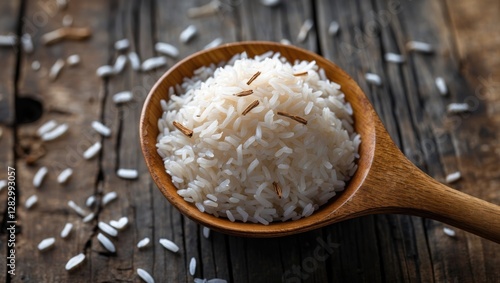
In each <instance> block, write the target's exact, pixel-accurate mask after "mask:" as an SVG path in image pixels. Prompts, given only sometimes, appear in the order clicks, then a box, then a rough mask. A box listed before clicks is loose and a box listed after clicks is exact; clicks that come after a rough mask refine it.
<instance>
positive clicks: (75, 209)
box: [68, 200, 87, 217]
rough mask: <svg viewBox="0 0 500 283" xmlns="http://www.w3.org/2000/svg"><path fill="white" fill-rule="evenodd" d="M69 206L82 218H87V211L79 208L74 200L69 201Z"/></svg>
mask: <svg viewBox="0 0 500 283" xmlns="http://www.w3.org/2000/svg"><path fill="white" fill-rule="evenodd" d="M68 206H69V207H71V209H73V210H74V211H75V212H76V213H77V214H78V215H80V216H81V217H85V216H86V215H87V213H85V210H83V208H81V207H80V206H78V205H77V204H76V203H75V202H74V201H72V200H70V201H68Z"/></svg>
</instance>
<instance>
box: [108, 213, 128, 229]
mask: <svg viewBox="0 0 500 283" xmlns="http://www.w3.org/2000/svg"><path fill="white" fill-rule="evenodd" d="M127 224H128V217H125V216H124V217H122V218H120V219H118V221H116V220H111V221H109V225H111V226H113V227H114V228H116V229H118V230H122V229H123V228H125V227H126V226H127Z"/></svg>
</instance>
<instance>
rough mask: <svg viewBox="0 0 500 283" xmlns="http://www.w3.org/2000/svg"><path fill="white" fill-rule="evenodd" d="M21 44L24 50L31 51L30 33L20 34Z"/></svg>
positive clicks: (32, 48)
mask: <svg viewBox="0 0 500 283" xmlns="http://www.w3.org/2000/svg"><path fill="white" fill-rule="evenodd" d="M21 46H22V47H23V50H24V52H26V53H28V54H29V53H32V52H33V50H34V47H33V40H32V39H31V35H30V34H29V33H25V34H23V35H22V36H21Z"/></svg>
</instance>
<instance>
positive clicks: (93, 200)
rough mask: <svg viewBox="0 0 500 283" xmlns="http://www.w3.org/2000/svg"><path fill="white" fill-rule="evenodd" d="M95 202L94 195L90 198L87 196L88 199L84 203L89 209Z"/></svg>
mask: <svg viewBox="0 0 500 283" xmlns="http://www.w3.org/2000/svg"><path fill="white" fill-rule="evenodd" d="M95 200H96V198H95V196H94V195H91V196H89V197H88V198H87V200H86V201H85V205H86V206H87V207H91V206H93V205H94V203H95Z"/></svg>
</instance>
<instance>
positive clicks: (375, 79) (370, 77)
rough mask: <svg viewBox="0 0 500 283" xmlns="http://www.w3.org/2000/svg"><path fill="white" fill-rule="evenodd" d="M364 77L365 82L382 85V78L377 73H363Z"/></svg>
mask: <svg viewBox="0 0 500 283" xmlns="http://www.w3.org/2000/svg"><path fill="white" fill-rule="evenodd" d="M365 79H366V81H367V82H369V83H371V84H373V85H376V86H381V85H382V79H381V78H380V76H379V75H377V74H373V73H366V74H365Z"/></svg>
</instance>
